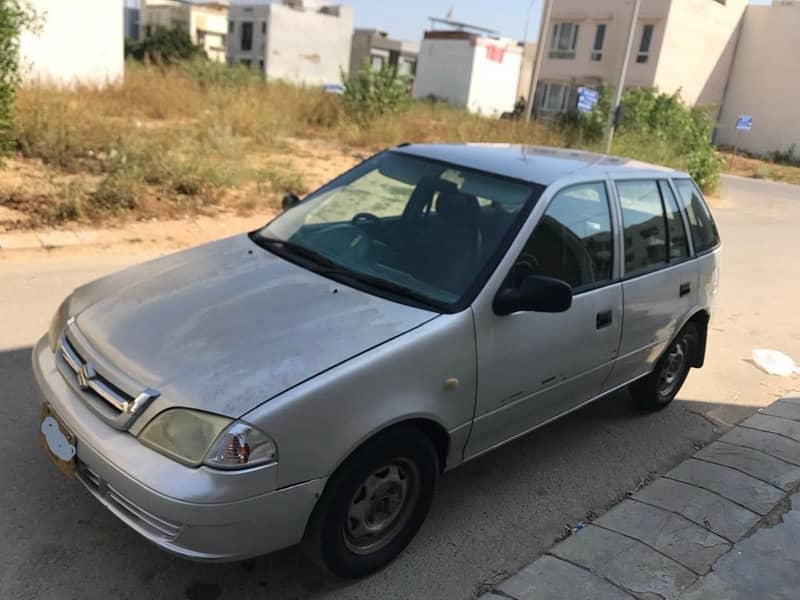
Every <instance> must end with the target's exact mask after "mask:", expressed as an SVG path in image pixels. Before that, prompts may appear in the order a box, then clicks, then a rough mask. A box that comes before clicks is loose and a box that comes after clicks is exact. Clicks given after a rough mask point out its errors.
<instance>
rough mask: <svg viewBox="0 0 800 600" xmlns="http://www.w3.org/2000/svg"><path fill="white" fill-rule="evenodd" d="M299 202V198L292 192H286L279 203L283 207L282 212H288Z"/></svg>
mask: <svg viewBox="0 0 800 600" xmlns="http://www.w3.org/2000/svg"><path fill="white" fill-rule="evenodd" d="M299 202H300V198H299V196H298V195H297V194H295V193H294V192H286V193H285V194H284V195H283V200H282V201H281V206H283V210H289V209H290V208H292V207H293V206H294V205H296V204H298V203H299Z"/></svg>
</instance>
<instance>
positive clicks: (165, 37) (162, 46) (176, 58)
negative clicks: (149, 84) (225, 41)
mask: <svg viewBox="0 0 800 600" xmlns="http://www.w3.org/2000/svg"><path fill="white" fill-rule="evenodd" d="M125 56H127V57H128V58H133V59H135V60H139V61H150V62H155V63H167V64H169V63H175V62H181V61H185V60H192V59H196V58H205V56H206V53H205V51H204V50H203V49H202V48H201V47H200V46H197V45H196V44H195V43H194V42H192V38H191V36H190V35H189V32H188V31H186V30H185V29H182V28H180V27H172V28H170V29H167V28H165V27H158V28H156V30H155V31H154V32H153V35H150V36H148V37H146V38H144V39H143V40H139V41H135V40H125Z"/></svg>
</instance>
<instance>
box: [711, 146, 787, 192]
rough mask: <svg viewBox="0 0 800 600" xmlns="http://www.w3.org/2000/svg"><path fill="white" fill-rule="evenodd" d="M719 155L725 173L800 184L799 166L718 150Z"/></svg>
mask: <svg viewBox="0 0 800 600" xmlns="http://www.w3.org/2000/svg"><path fill="white" fill-rule="evenodd" d="M719 155H720V157H721V158H722V160H723V163H722V168H723V170H724V171H725V172H726V173H730V174H732V175H739V176H741V177H751V178H753V179H771V180H773V181H783V182H785V183H793V184H800V167H795V166H791V165H782V164H778V163H774V162H770V161H768V160H763V159H759V158H752V157H748V156H741V155H737V156H734V155H733V154H732V153H731V152H727V151H726V152H720V153H719Z"/></svg>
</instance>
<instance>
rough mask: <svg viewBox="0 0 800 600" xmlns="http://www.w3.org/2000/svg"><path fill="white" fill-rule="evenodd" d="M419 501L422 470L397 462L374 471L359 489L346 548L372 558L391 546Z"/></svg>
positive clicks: (349, 520) (346, 532) (349, 518)
mask: <svg viewBox="0 0 800 600" xmlns="http://www.w3.org/2000/svg"><path fill="white" fill-rule="evenodd" d="M418 499H419V469H418V468H417V466H416V465H415V464H414V463H413V462H411V461H409V460H406V459H395V460H393V461H392V462H390V463H388V464H386V465H384V466H382V467H380V468H379V469H375V470H374V471H373V472H372V473H371V474H370V475H369V476H368V477H367V478H366V479H364V481H363V482H361V484H360V485H359V486H358V488H357V489H356V491H355V493H354V494H353V497H352V499H351V500H350V505H349V507H348V511H347V516H346V517H345V523H344V528H343V535H344V543H345V546H346V547H347V548H348V550H350V551H351V552H353V553H354V554H361V555H364V554H372V553H374V552H377V551H378V550H380V549H381V548H383V547H385V546H386V545H387V544H389V543H390V542H391V541H392V540H393V539H394V538H395V537H397V534H398V533H399V532H400V531H402V529H403V527H405V525H406V523H407V522H408V519H409V517H410V516H411V513H412V512H413V510H414V507H415V506H416V505H417V501H418Z"/></svg>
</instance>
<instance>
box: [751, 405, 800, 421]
mask: <svg viewBox="0 0 800 600" xmlns="http://www.w3.org/2000/svg"><path fill="white" fill-rule="evenodd" d="M758 412H759V414H762V415H771V416H773V417H783V418H784V419H793V420H795V421H800V403H798V402H789V401H788V400H778V401H777V402H773V403H772V404H770V405H769V406H765V407H764V408H761V409H759V411H758Z"/></svg>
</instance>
